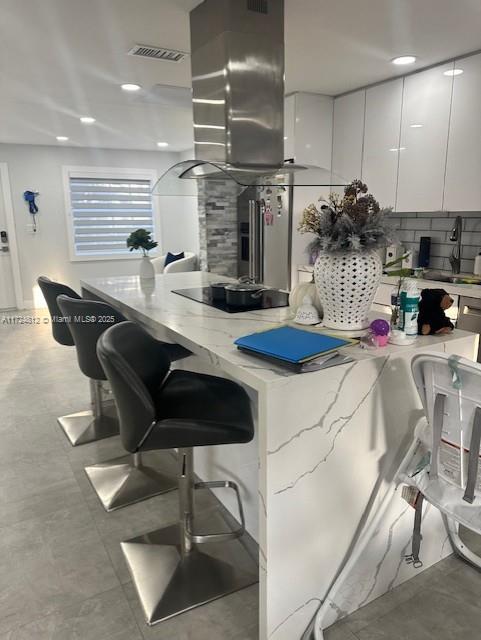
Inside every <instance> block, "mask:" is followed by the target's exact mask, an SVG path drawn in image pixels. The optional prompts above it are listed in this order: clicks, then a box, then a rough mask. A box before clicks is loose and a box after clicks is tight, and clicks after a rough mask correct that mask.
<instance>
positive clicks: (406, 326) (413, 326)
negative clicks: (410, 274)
mask: <svg viewBox="0 0 481 640" xmlns="http://www.w3.org/2000/svg"><path fill="white" fill-rule="evenodd" d="M403 292H404V297H401V325H402V326H401V328H402V330H403V331H404V333H405V334H406V335H407V336H413V337H414V336H417V334H418V315H419V289H418V288H417V285H416V283H415V282H414V281H413V280H407V281H406V282H405V285H404V287H403Z"/></svg>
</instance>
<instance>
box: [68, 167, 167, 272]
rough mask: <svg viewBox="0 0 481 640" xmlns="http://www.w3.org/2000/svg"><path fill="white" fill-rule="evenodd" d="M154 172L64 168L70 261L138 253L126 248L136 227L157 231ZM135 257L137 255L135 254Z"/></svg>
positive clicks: (118, 257) (111, 257)
mask: <svg viewBox="0 0 481 640" xmlns="http://www.w3.org/2000/svg"><path fill="white" fill-rule="evenodd" d="M156 178H157V175H156V172H155V171H141V170H139V169H103V168H97V167H90V168H82V167H64V185H65V193H66V203H67V207H66V208H67V211H66V213H67V227H68V233H69V239H70V258H71V260H108V259H110V260H112V259H124V258H127V257H134V254H132V253H131V252H130V251H129V250H128V249H127V246H126V240H127V237H128V235H129V234H130V233H131V232H132V231H135V229H139V228H142V229H147V230H148V231H151V232H152V235H153V237H156V236H158V234H157V233H156V231H157V229H156V218H157V216H156V215H155V212H154V209H155V207H154V204H155V203H154V201H153V198H152V194H151V190H152V186H153V184H154V182H155V180H156ZM135 257H138V255H137V254H135Z"/></svg>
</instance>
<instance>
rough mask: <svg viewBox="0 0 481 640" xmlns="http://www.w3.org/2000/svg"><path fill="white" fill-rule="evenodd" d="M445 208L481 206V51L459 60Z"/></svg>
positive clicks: (457, 63)
mask: <svg viewBox="0 0 481 640" xmlns="http://www.w3.org/2000/svg"><path fill="white" fill-rule="evenodd" d="M456 68H457V69H462V70H463V73H462V74H461V75H457V76H454V85H453V104H452V108H451V124H450V127H449V144H448V164H447V167H446V186H445V189H444V208H445V209H447V210H448V211H479V210H480V209H481V116H480V105H481V54H478V55H476V56H472V57H470V58H465V59H464V60H457V61H456Z"/></svg>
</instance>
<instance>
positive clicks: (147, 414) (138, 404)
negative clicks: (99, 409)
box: [97, 322, 170, 453]
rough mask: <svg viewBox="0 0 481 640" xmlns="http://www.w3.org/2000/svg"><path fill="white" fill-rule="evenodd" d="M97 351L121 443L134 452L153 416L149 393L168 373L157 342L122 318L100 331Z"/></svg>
mask: <svg viewBox="0 0 481 640" xmlns="http://www.w3.org/2000/svg"><path fill="white" fill-rule="evenodd" d="M97 353H98V356H99V359H100V361H101V362H102V366H103V368H104V371H105V373H106V374H107V378H108V381H109V383H110V386H111V388H112V392H113V394H114V398H115V404H116V405H117V410H118V414H119V420H120V437H121V439H122V444H123V446H124V447H125V449H127V451H130V452H132V453H134V452H135V451H136V450H137V449H138V448H139V445H140V443H141V442H142V441H143V440H144V438H145V436H146V434H147V433H148V431H149V428H150V427H151V425H152V424H153V423H154V421H155V418H156V412H155V405H154V401H153V395H154V394H155V392H156V391H158V390H159V389H160V387H161V385H162V382H163V381H164V379H165V378H166V376H167V374H168V373H169V368H170V359H169V357H168V355H167V352H166V350H165V347H164V346H163V345H162V343H161V342H159V341H158V340H155V338H152V336H150V335H149V334H148V333H147V332H146V331H144V329H142V328H141V327H140V326H139V325H137V324H135V323H134V322H122V323H121V324H117V325H115V326H113V327H110V328H109V329H107V331H105V333H103V334H102V336H101V337H100V339H99V341H98V344H97Z"/></svg>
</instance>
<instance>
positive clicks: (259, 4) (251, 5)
mask: <svg viewBox="0 0 481 640" xmlns="http://www.w3.org/2000/svg"><path fill="white" fill-rule="evenodd" d="M267 1H268V0H247V8H248V10H249V11H255V12H256V13H268V7H267Z"/></svg>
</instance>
